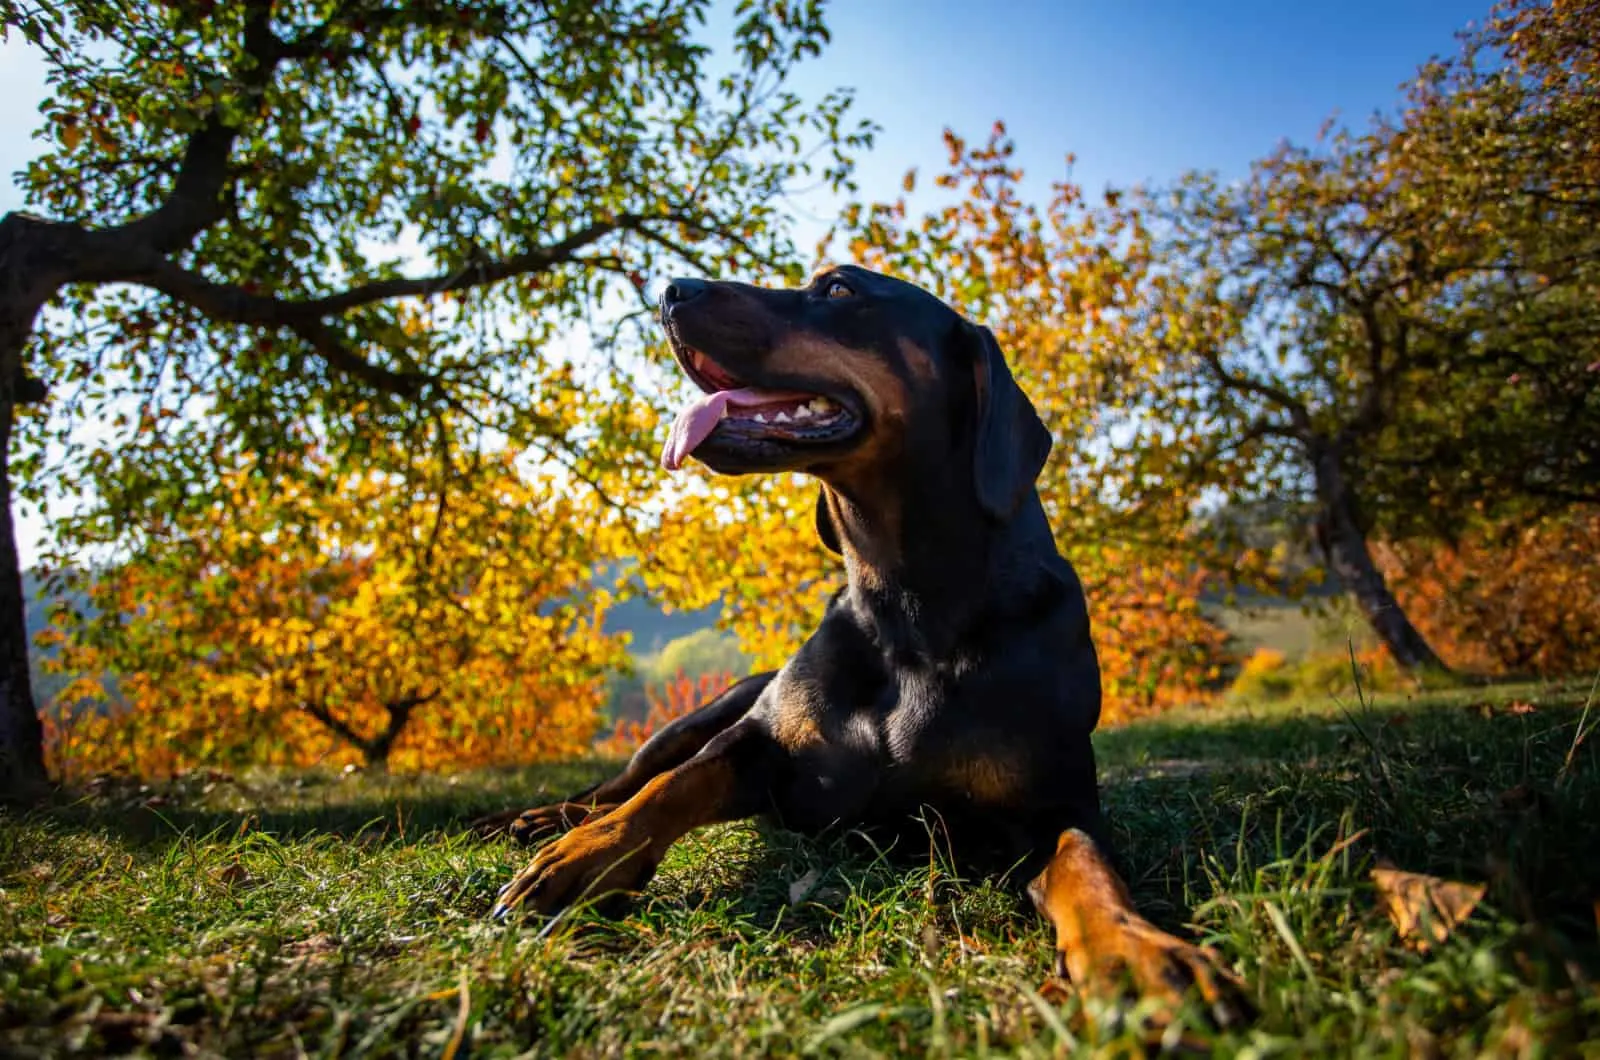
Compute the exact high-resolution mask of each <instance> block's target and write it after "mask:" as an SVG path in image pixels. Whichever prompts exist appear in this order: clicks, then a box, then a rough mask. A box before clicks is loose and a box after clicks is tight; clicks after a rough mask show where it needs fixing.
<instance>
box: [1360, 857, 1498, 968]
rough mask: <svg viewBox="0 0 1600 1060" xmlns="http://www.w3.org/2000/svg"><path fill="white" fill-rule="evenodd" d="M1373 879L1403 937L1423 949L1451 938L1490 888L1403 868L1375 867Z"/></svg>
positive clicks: (1390, 916) (1396, 927)
mask: <svg viewBox="0 0 1600 1060" xmlns="http://www.w3.org/2000/svg"><path fill="white" fill-rule="evenodd" d="M1372 882H1373V883H1374V884H1375V885H1376V886H1377V888H1378V894H1379V895H1381V896H1382V897H1383V903H1384V908H1385V909H1386V910H1387V911H1388V913H1389V919H1390V920H1392V921H1394V926H1395V929H1396V930H1397V931H1398V932H1399V933H1400V937H1401V938H1402V939H1404V940H1406V941H1407V942H1410V943H1413V944H1414V945H1415V946H1416V947H1417V948H1418V949H1422V950H1426V949H1427V948H1428V947H1429V946H1431V945H1432V944H1433V943H1436V942H1443V941H1444V940H1445V939H1447V938H1449V937H1450V933H1451V932H1452V931H1454V930H1455V929H1456V928H1458V927H1460V926H1461V923H1462V922H1463V921H1464V920H1466V919H1467V917H1469V916H1471V915H1472V911H1473V909H1475V908H1477V905H1478V902H1480V901H1481V900H1482V899H1483V895H1484V891H1485V890H1486V889H1487V888H1486V887H1485V886H1484V885H1483V884H1481V883H1455V882H1453V881H1450V880H1442V879H1440V878H1439V877H1437V876H1427V875H1424V874H1422V873H1420V872H1403V871H1401V870H1400V869H1373V870H1372Z"/></svg>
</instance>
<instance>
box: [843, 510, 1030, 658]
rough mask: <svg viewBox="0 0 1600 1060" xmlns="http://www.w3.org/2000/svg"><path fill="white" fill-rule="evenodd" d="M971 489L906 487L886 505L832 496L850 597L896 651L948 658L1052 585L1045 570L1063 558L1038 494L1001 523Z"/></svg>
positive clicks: (886, 646)
mask: <svg viewBox="0 0 1600 1060" xmlns="http://www.w3.org/2000/svg"><path fill="white" fill-rule="evenodd" d="M963 488H964V487H963V484H962V483H958V482H951V481H948V480H946V481H936V482H929V483H918V482H914V481H913V482H903V483H902V485H901V488H900V489H899V490H898V491H897V492H896V494H895V495H894V496H885V494H883V493H879V492H876V491H860V490H850V489H848V487H846V488H843V489H841V488H834V487H830V491H829V492H830V493H831V495H832V496H831V498H830V499H829V500H828V503H829V505H830V513H831V517H832V518H833V520H834V523H835V529H836V531H837V532H838V535H839V544H840V549H841V551H842V552H843V554H844V561H845V571H846V574H847V575H848V578H849V593H850V597H851V599H852V602H853V603H854V604H855V605H856V606H857V607H859V608H861V609H862V610H863V611H864V612H865V613H866V614H867V615H868V616H869V617H870V618H871V620H872V622H873V624H874V626H875V627H876V630H877V633H878V635H879V638H880V640H881V641H882V642H883V645H884V647H885V648H886V649H889V650H894V651H909V652H912V653H915V654H926V655H931V656H935V657H940V656H944V655H946V654H948V653H949V652H950V651H951V650H952V649H953V647H954V646H955V645H957V644H960V643H963V642H966V641H968V640H969V639H970V638H969V634H970V632H971V630H972V628H973V627H974V626H975V625H979V624H983V623H986V622H989V621H991V620H993V619H994V618H995V617H996V615H997V613H1001V612H1005V611H1007V610H1011V609H1013V608H1019V607H1025V606H1026V605H1027V598H1029V597H1030V596H1031V595H1033V593H1034V591H1035V587H1036V585H1037V583H1039V582H1040V581H1041V580H1043V579H1044V578H1045V577H1046V575H1045V574H1044V573H1043V568H1042V566H1041V561H1042V560H1044V559H1047V558H1048V557H1049V556H1052V555H1055V554H1056V552H1055V545H1054V542H1053V540H1052V539H1051V536H1050V531H1049V526H1048V523H1047V522H1046V520H1045V517H1044V509H1043V507H1042V506H1041V505H1040V503H1039V499H1038V495H1037V494H1031V495H1030V496H1029V497H1028V498H1026V499H1025V500H1024V502H1023V504H1022V505H1021V508H1020V509H1019V511H1018V512H1017V513H1016V514H1015V515H1014V516H1013V518H1011V519H1010V520H1008V521H998V520H994V519H992V518H990V517H988V516H987V515H985V514H983V512H982V511H981V509H980V508H979V507H978V505H977V502H976V499H975V498H970V497H966V496H962V495H961V494H960V492H959V491H960V490H962V489H963ZM965 488H967V489H970V487H965Z"/></svg>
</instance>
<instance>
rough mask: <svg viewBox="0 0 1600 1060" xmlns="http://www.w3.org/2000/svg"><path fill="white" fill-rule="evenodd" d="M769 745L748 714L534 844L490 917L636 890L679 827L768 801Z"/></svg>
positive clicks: (732, 815)
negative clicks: (606, 805)
mask: <svg viewBox="0 0 1600 1060" xmlns="http://www.w3.org/2000/svg"><path fill="white" fill-rule="evenodd" d="M773 750H774V745H773V743H772V738H771V737H770V736H769V735H768V734H767V732H766V731H765V729H764V728H762V727H760V726H758V725H756V724H755V723H754V722H752V721H749V720H747V721H743V722H740V723H739V724H737V725H735V726H733V727H732V728H730V729H728V730H727V731H725V732H723V733H722V734H721V735H720V736H718V737H717V738H716V739H714V740H712V741H711V742H710V743H709V744H707V745H706V746H705V747H704V748H703V749H702V750H701V751H700V753H699V754H697V755H695V756H694V757H693V758H691V759H689V760H688V761H687V762H685V763H683V764H682V765H680V766H678V767H677V768H675V769H671V770H668V771H667V772H665V773H662V774H660V775H659V776H657V777H655V778H654V779H653V780H651V781H649V782H648V783H647V784H645V786H644V787H642V788H641V789H639V792H638V794H636V795H634V796H633V797H632V798H630V799H628V800H627V801H626V802H624V803H622V804H621V805H620V806H618V807H617V808H616V809H614V810H612V811H611V812H610V813H608V814H606V815H604V816H602V817H597V818H594V819H591V820H590V821H588V822H587V823H585V824H582V825H580V826H579V827H577V828H575V829H573V830H572V831H570V832H568V833H567V834H566V835H564V836H561V837H560V838H559V839H557V840H555V841H554V842H552V843H550V844H549V845H548V846H546V847H544V848H543V849H541V850H540V851H539V853H538V854H537V855H535V856H534V859H533V860H532V861H531V862H530V863H529V864H528V867H527V868H525V869H523V870H522V872H520V873H518V874H517V877H516V879H514V880H512V881H511V883H509V884H508V885H507V886H506V888H505V889H504V890H503V891H501V892H500V899H499V901H498V902H496V903H495V907H494V915H495V916H504V915H506V914H507V913H509V912H511V911H512V910H513V909H516V908H517V907H519V906H523V905H526V906H527V907H528V908H530V909H533V910H536V911H537V912H540V913H555V912H558V911H560V910H562V909H565V908H566V907H567V906H570V905H572V904H574V903H576V902H580V901H585V900H591V899H597V898H600V897H601V896H602V895H608V894H610V895H614V894H616V893H618V892H622V893H632V892H636V891H639V890H640V889H642V888H643V887H644V885H645V884H646V883H648V882H649V880H650V877H651V876H652V875H654V874H655V871H656V866H657V865H659V864H660V863H661V859H662V857H664V856H665V855H666V852H667V848H668V847H670V846H671V845H672V844H673V843H675V842H677V841H678V839H679V838H681V837H682V836H683V835H684V834H685V833H687V832H689V831H691V830H693V829H695V828H699V827H701V826H702V825H708V824H716V823H718V822H720V821H733V820H737V819H739V818H741V817H749V816H751V815H752V814H755V813H757V812H759V811H760V810H761V809H763V808H764V807H765V806H766V805H768V803H769V802H770V799H769V797H768V795H767V783H768V778H769V776H770V775H771V771H770V770H769V769H768V768H766V763H767V761H768V759H769V758H770V756H771V754H772V752H773Z"/></svg>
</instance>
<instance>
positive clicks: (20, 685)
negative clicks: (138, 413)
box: [0, 213, 60, 799]
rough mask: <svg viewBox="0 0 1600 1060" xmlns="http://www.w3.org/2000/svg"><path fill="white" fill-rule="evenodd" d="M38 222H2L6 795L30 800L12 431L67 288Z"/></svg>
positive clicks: (34, 771)
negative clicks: (34, 358) (33, 351)
mask: <svg viewBox="0 0 1600 1060" xmlns="http://www.w3.org/2000/svg"><path fill="white" fill-rule="evenodd" d="M32 225H34V221H33V219H32V218H28V217H26V216H24V215H22V214H16V213H10V214H6V215H5V217H3V218H0V795H3V796H6V797H10V798H23V799H28V798H32V797H35V796H37V795H38V794H40V793H41V792H43V791H44V790H45V787H46V785H47V784H48V782H49V777H48V776H47V774H46V772H45V767H44V726H43V725H41V724H40V722H39V711H38V708H37V707H36V706H35V704H34V701H33V678H32V675H31V674H30V673H29V670H28V627H27V622H26V618H27V601H26V600H24V599H23V595H22V561H21V558H20V557H19V556H18V555H17V530H16V524H15V522H14V521H13V516H12V511H11V430H12V427H13V426H14V425H15V421H16V410H17V406H18V405H19V404H22V403H23V402H25V401H38V400H41V399H42V398H43V396H44V395H43V393H42V389H43V388H42V387H41V386H40V385H39V383H38V381H37V380H33V379H30V378H29V377H28V374H27V371H26V368H27V365H26V364H24V362H23V359H22V354H23V349H24V347H25V346H26V344H27V340H28V335H29V334H30V333H31V332H32V330H33V321H34V318H35V317H37V316H38V314H39V309H40V307H41V306H43V305H44V303H45V301H46V300H47V299H48V298H49V296H50V293H51V292H52V291H53V290H54V289H55V287H56V286H58V285H59V283H60V279H59V277H58V275H57V273H56V271H55V270H54V269H52V268H51V267H50V263H49V262H48V261H47V260H46V259H47V258H48V256H49V255H50V254H51V253H53V252H55V250H56V249H57V248H55V247H54V246H51V245H41V244H40V242H39V241H34V240H30V239H28V238H26V237H25V235H24V232H25V231H29V230H30V226H32Z"/></svg>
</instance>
